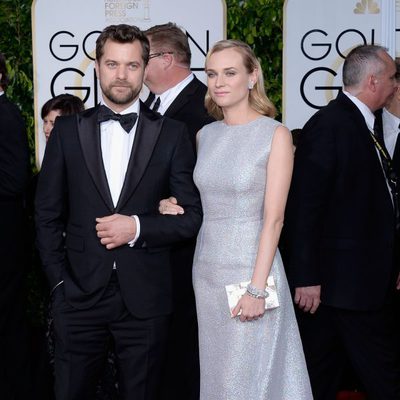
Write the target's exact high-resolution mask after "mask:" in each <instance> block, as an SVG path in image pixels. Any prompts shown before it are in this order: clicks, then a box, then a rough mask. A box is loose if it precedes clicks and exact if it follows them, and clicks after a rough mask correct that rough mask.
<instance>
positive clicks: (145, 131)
mask: <svg viewBox="0 0 400 400" xmlns="http://www.w3.org/2000/svg"><path fill="white" fill-rule="evenodd" d="M137 124H138V126H137V128H136V134H135V140H134V142H133V146H132V152H131V156H130V159H129V163H128V168H127V170H126V174H125V180H124V185H123V187H122V190H121V195H120V196H119V200H118V204H117V207H116V212H118V210H120V209H121V208H122V207H123V206H124V204H125V203H126V201H127V200H128V199H129V197H130V196H131V195H132V193H133V192H134V191H135V189H136V187H137V185H138V183H139V181H140V179H141V178H142V176H143V174H144V172H145V170H146V167H147V164H148V163H149V161H150V158H151V155H152V153H153V149H154V146H155V145H156V143H157V140H158V136H159V135H160V131H161V127H162V124H163V119H162V118H159V117H158V116H157V115H156V114H154V113H153V112H151V111H150V110H149V109H148V108H147V107H143V104H142V103H141V107H140V114H139V119H138V122H137Z"/></svg>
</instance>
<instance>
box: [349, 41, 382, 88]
mask: <svg viewBox="0 0 400 400" xmlns="http://www.w3.org/2000/svg"><path fill="white" fill-rule="evenodd" d="M386 51H387V49H386V48H385V47H382V46H377V45H372V44H366V45H361V46H357V47H355V48H354V49H353V50H351V51H350V53H349V55H348V56H347V57H346V60H345V61H344V64H343V84H344V86H347V87H356V86H358V85H359V84H360V83H361V82H362V81H363V79H364V78H365V77H366V76H367V75H369V74H375V75H379V73H380V72H382V70H383V69H384V68H385V62H384V61H383V59H382V53H383V52H386Z"/></svg>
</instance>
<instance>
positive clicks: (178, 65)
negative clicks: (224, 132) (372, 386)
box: [144, 22, 213, 400]
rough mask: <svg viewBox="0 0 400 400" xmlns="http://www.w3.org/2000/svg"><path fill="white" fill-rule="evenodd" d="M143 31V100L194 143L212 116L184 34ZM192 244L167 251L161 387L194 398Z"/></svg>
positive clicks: (170, 29)
mask: <svg viewBox="0 0 400 400" xmlns="http://www.w3.org/2000/svg"><path fill="white" fill-rule="evenodd" d="M145 34H146V36H147V37H148V39H149V41H150V56H149V63H148V65H147V72H146V76H145V81H144V82H145V84H146V86H147V87H148V88H149V90H150V95H149V98H148V99H147V100H146V104H147V105H148V106H149V107H150V108H152V109H153V110H154V111H157V112H158V113H160V114H161V115H164V116H167V117H170V118H173V119H176V120H178V121H181V122H184V123H185V124H186V126H187V128H188V131H189V135H190V140H191V142H192V145H193V148H194V149H195V147H196V134H197V132H198V131H199V130H200V129H201V128H202V127H203V126H204V125H206V124H208V123H210V122H212V121H213V118H211V117H210V116H209V115H208V113H207V111H206V109H205V107H204V97H205V95H206V91H207V87H206V86H205V85H204V84H203V83H202V82H200V81H199V80H198V79H197V78H196V77H195V76H194V74H193V73H192V72H191V70H190V61H191V52H190V47H189V42H188V38H187V36H186V34H185V33H184V32H183V31H182V29H180V28H179V27H178V26H176V24H174V23H171V22H170V23H167V24H164V25H157V26H154V27H152V28H150V29H148V30H147V31H145ZM160 200H161V199H160ZM178 202H179V199H178ZM195 244H196V241H195V239H193V240H189V241H186V242H182V243H180V244H178V245H176V246H175V247H174V249H173V250H172V253H171V266H172V280H173V301H174V313H173V317H172V322H171V329H170V335H169V341H168V354H167V363H166V368H165V374H164V384H163V389H162V395H163V396H164V397H163V398H164V399H166V400H168V399H171V400H172V399H176V398H185V399H187V400H192V399H193V400H196V399H198V398H199V377H200V370H199V355H198V340H197V318H196V307H195V300H194V293H193V287H192V263H193V254H194V248H195Z"/></svg>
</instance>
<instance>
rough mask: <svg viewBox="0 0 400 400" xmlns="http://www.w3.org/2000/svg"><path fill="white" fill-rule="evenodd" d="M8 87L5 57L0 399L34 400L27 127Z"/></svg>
mask: <svg viewBox="0 0 400 400" xmlns="http://www.w3.org/2000/svg"><path fill="white" fill-rule="evenodd" d="M8 83H9V78H8V75H7V68H6V61H5V58H4V55H3V54H1V53H0V398H1V399H13V400H14V399H25V398H29V395H28V393H29V392H28V390H29V389H28V387H29V386H28V382H27V381H26V379H27V376H28V375H27V349H28V347H27V346H28V340H27V330H26V329H27V328H26V322H25V317H24V310H25V307H24V297H25V296H24V290H23V289H24V288H23V282H24V269H25V261H26V260H25V258H24V255H25V251H26V247H25V244H26V243H25V239H26V235H27V230H28V228H27V221H26V219H25V210H24V208H25V194H26V190H27V186H28V183H29V177H30V174H29V148H28V139H27V135H26V130H25V123H24V121H23V119H22V116H21V113H20V111H19V109H18V107H17V106H16V105H15V104H13V103H12V102H11V101H10V100H9V99H8V98H7V95H6V94H5V90H6V89H7V86H8ZM25 391H26V392H25Z"/></svg>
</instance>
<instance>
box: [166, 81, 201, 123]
mask: <svg viewBox="0 0 400 400" xmlns="http://www.w3.org/2000/svg"><path fill="white" fill-rule="evenodd" d="M196 81H197V78H196V77H194V78H193V80H192V81H191V82H190V83H189V84H188V85H187V86H186V87H185V88H183V90H182V91H181V92H180V93H179V94H178V96H177V97H176V99H175V100H174V101H173V102H172V104H171V105H170V106H169V107H168V109H167V110H166V111H165V113H164V115H165V116H167V117H170V118H173V116H174V115H175V114H176V113H177V112H178V111H179V110H180V109H181V108H182V107H183V106H184V105H185V104H187V102H188V101H190V97H191V96H193V95H194V93H195V92H196V89H197V86H198V85H197V82H196Z"/></svg>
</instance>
